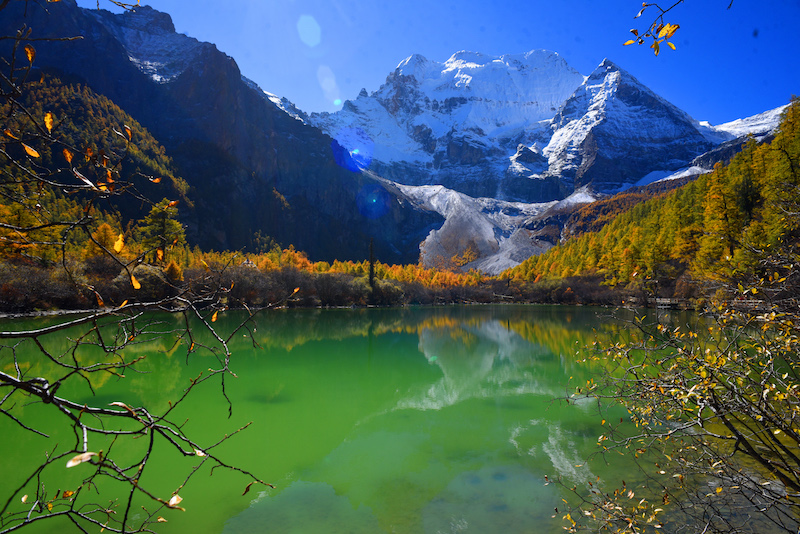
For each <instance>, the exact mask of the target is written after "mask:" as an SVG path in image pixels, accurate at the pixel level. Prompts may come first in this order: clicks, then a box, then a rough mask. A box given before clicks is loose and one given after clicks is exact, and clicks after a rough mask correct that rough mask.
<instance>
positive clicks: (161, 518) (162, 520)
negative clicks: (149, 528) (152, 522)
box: [156, 516, 167, 523]
mask: <svg viewBox="0 0 800 534" xmlns="http://www.w3.org/2000/svg"><path fill="white" fill-rule="evenodd" d="M156 521H158V522H159V523H166V522H167V520H166V519H164V518H163V517H161V516H158V519H156Z"/></svg>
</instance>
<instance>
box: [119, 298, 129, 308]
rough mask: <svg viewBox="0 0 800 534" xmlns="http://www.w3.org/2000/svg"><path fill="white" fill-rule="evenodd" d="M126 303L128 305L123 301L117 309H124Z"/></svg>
mask: <svg viewBox="0 0 800 534" xmlns="http://www.w3.org/2000/svg"><path fill="white" fill-rule="evenodd" d="M127 303H128V301H127V300H123V301H122V304H120V305H119V307H120V308H124V307H125V305H126V304H127Z"/></svg>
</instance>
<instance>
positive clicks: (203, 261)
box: [200, 260, 211, 271]
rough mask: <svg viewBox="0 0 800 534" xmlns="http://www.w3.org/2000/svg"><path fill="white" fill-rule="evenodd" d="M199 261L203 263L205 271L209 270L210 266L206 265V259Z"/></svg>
mask: <svg viewBox="0 0 800 534" xmlns="http://www.w3.org/2000/svg"><path fill="white" fill-rule="evenodd" d="M200 263H202V264H203V267H205V269H206V271H210V270H211V267H209V266H208V264H207V263H206V260H200Z"/></svg>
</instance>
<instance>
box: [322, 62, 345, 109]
mask: <svg viewBox="0 0 800 534" xmlns="http://www.w3.org/2000/svg"><path fill="white" fill-rule="evenodd" d="M317 81H318V82H319V86H320V87H321V88H322V92H323V94H324V95H325V100H327V101H328V102H333V103H334V104H336V102H341V101H342V99H341V97H340V95H339V84H338V83H336V75H335V74H334V73H333V69H331V68H330V67H329V66H327V65H320V66H319V68H317ZM337 105H338V104H337Z"/></svg>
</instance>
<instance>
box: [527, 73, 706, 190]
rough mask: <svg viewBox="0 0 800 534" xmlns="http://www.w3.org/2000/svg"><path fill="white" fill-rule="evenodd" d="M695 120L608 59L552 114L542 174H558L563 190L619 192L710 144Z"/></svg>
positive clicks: (674, 166) (688, 158)
mask: <svg viewBox="0 0 800 534" xmlns="http://www.w3.org/2000/svg"><path fill="white" fill-rule="evenodd" d="M695 124H696V121H694V120H693V119H692V118H691V117H689V115H687V114H686V113H685V112H683V111H681V110H680V109H678V108H677V107H675V106H673V105H672V104H670V103H669V102H667V101H666V100H664V99H663V98H661V97H659V96H658V95H656V94H655V93H653V92H652V91H651V90H650V89H648V88H647V87H645V86H644V85H642V84H641V83H640V82H639V81H638V80H637V79H636V78H634V77H633V76H631V75H630V74H629V73H627V72H626V71H624V70H623V69H621V68H619V67H618V66H617V65H615V64H614V63H613V62H611V61H609V60H607V59H606V60H604V61H603V62H602V63H601V64H600V66H599V67H597V69H595V71H594V72H593V73H592V74H591V75H590V76H589V78H587V80H586V81H585V82H584V83H583V85H581V87H579V88H578V90H577V91H575V93H574V94H573V95H572V96H571V97H570V98H569V99H568V100H567V101H566V102H565V103H564V106H563V107H562V108H561V109H560V110H559V111H558V113H557V114H556V115H555V117H554V118H553V121H552V129H553V136H552V137H551V139H550V141H549V143H548V144H547V146H546V147H545V148H544V150H543V151H542V153H543V154H544V155H545V156H546V157H547V160H548V168H547V170H546V171H545V172H544V173H542V174H541V176H543V177H547V176H552V177H558V178H560V179H561V181H562V182H563V183H564V185H565V187H567V190H575V189H577V188H580V187H582V186H589V187H590V188H591V189H593V190H595V191H598V192H612V191H618V190H620V189H621V188H624V187H625V186H626V185H630V184H633V183H635V182H636V181H638V180H639V179H640V178H641V177H642V176H643V175H645V174H647V173H649V172H651V171H653V170H656V169H678V168H680V167H682V166H684V165H686V163H687V162H689V161H691V160H692V159H693V158H695V157H696V156H698V155H700V154H702V153H704V152H706V151H707V150H709V149H710V148H712V146H713V144H712V143H711V142H710V141H708V140H707V139H706V138H705V137H704V136H703V135H702V134H701V133H700V132H699V131H698V130H697V128H696V127H695ZM532 177H534V178H536V177H538V176H537V175H533V176H532Z"/></svg>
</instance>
